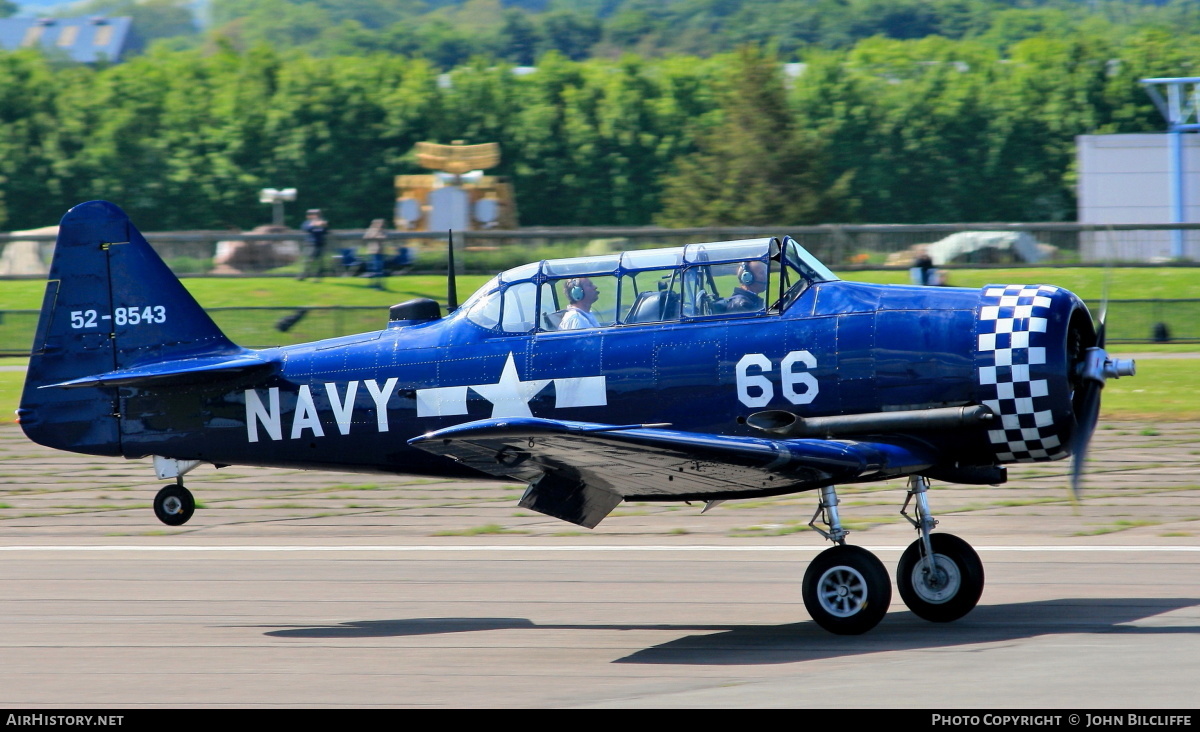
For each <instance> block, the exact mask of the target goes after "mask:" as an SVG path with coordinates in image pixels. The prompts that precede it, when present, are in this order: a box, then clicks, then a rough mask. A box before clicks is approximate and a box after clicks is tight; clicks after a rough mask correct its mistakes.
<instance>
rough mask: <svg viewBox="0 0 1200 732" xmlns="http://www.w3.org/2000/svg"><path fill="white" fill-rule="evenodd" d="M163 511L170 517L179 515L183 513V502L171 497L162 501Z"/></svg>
mask: <svg viewBox="0 0 1200 732" xmlns="http://www.w3.org/2000/svg"><path fill="white" fill-rule="evenodd" d="M163 510H164V511H166V512H167V513H169V514H171V515H172V516H174V515H176V514H178V513H181V512H182V511H183V501H181V500H179V499H178V498H176V497H175V496H171V497H170V498H168V499H166V500H165V501H163Z"/></svg>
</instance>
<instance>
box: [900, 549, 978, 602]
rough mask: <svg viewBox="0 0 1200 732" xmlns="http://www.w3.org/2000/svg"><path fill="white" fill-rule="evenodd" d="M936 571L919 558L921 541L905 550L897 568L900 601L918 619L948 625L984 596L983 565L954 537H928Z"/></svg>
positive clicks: (971, 551) (974, 554)
mask: <svg viewBox="0 0 1200 732" xmlns="http://www.w3.org/2000/svg"><path fill="white" fill-rule="evenodd" d="M929 542H930V544H931V545H932V546H933V558H934V562H933V564H934V567H935V571H933V572H931V571H930V568H929V563H928V562H926V561H925V560H924V559H923V558H922V556H921V540H920V539H917V540H916V541H914V542H913V543H912V544H910V545H909V546H908V548H907V549H905V550H904V554H902V555H901V556H900V564H899V565H898V566H897V567H896V586H897V587H898V588H899V589H900V598H901V599H902V600H904V604H905V605H907V606H908V609H909V610H912V611H913V614H914V615H916V616H917V617H921V618H924V619H925V620H929V621H931V622H934V623H949V622H951V621H953V620H958V619H959V618H961V617H962V616H964V615H966V614H967V613H969V612H971V610H973V609H974V608H975V605H976V604H977V603H978V602H979V597H980V595H982V594H983V562H981V561H979V555H978V554H976V553H975V550H974V549H972V548H971V545H970V544H968V543H967V542H965V541H963V540H962V539H960V538H958V537H957V536H954V535H953V534H930V535H929Z"/></svg>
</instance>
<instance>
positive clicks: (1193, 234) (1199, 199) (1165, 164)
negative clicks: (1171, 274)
mask: <svg viewBox="0 0 1200 732" xmlns="http://www.w3.org/2000/svg"><path fill="white" fill-rule="evenodd" d="M1167 137H1168V135H1167V133H1165V132H1157V133H1147V134H1135V135H1080V136H1079V137H1076V138H1075V149H1076V155H1077V160H1078V171H1079V188H1078V193H1079V223H1081V224H1169V223H1172V216H1171V175H1170V167H1171V160H1170V151H1169V147H1168V140H1167ZM1183 149H1184V167H1183V169H1184V185H1183V189H1184V193H1183V195H1184V201H1183V203H1184V221H1187V222H1189V223H1190V222H1200V135H1193V134H1185V135H1183ZM1184 234H1185V238H1184V255H1185V257H1186V258H1187V259H1191V260H1200V231H1187V232H1184ZM1171 235H1172V233H1171V232H1169V231H1118V232H1113V233H1112V234H1107V233H1104V232H1099V233H1097V234H1095V235H1093V236H1089V235H1087V234H1084V235H1083V238H1082V239H1081V241H1080V254H1081V255H1082V256H1083V259H1084V261H1100V260H1106V259H1118V260H1135V261H1143V262H1145V261H1163V260H1169V259H1171Z"/></svg>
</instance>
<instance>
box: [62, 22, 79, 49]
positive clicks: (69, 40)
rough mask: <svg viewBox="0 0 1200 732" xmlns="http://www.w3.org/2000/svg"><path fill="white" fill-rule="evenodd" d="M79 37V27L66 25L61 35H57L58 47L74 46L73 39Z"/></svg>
mask: <svg viewBox="0 0 1200 732" xmlns="http://www.w3.org/2000/svg"><path fill="white" fill-rule="evenodd" d="M78 36H79V26H77V25H68V26H67V27H65V28H63V29H62V33H59V34H58V45H59V47H61V48H65V47H67V46H73V45H75V39H76V38H77V37H78Z"/></svg>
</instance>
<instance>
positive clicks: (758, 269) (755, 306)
mask: <svg viewBox="0 0 1200 732" xmlns="http://www.w3.org/2000/svg"><path fill="white" fill-rule="evenodd" d="M737 280H738V284H737V287H735V288H733V292H731V293H730V294H729V297H727V298H725V299H724V300H718V301H717V303H716V308H715V309H716V311H717V312H723V313H748V312H753V311H755V310H762V309H763V308H765V307H766V306H767V303H766V302H765V301H764V300H763V298H762V295H761V294H760V293H763V292H766V290H767V265H766V263H764V262H760V261H758V260H752V261H749V262H742V264H741V265H740V266H739V267H738V271H737Z"/></svg>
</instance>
